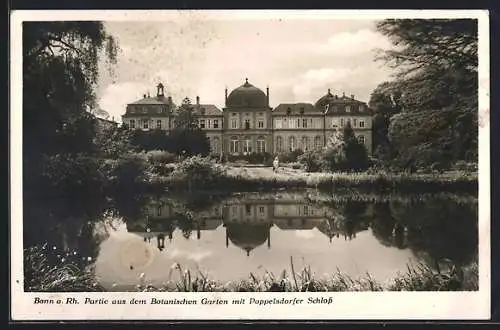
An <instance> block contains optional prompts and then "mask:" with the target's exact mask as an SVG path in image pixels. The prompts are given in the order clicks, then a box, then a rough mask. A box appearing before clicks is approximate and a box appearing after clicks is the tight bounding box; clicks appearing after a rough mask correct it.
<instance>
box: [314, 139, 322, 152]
mask: <svg viewBox="0 0 500 330" xmlns="http://www.w3.org/2000/svg"><path fill="white" fill-rule="evenodd" d="M322 146H323V143H322V142H321V136H316V137H315V138H314V148H315V149H320V148H321V147H322Z"/></svg>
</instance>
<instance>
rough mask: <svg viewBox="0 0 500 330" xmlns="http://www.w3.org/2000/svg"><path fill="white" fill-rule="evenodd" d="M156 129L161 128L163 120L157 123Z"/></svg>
mask: <svg viewBox="0 0 500 330" xmlns="http://www.w3.org/2000/svg"><path fill="white" fill-rule="evenodd" d="M156 128H161V120H159V119H158V120H157V121H156Z"/></svg>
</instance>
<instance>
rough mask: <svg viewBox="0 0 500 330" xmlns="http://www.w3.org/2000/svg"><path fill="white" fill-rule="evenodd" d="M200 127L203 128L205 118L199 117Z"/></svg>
mask: <svg viewBox="0 0 500 330" xmlns="http://www.w3.org/2000/svg"><path fill="white" fill-rule="evenodd" d="M200 128H205V119H200Z"/></svg>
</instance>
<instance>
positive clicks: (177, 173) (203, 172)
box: [170, 156, 224, 187]
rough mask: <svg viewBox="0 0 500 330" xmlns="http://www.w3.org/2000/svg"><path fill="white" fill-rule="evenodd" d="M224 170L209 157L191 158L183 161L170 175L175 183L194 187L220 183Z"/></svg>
mask: <svg viewBox="0 0 500 330" xmlns="http://www.w3.org/2000/svg"><path fill="white" fill-rule="evenodd" d="M223 176H224V170H223V169H222V167H221V166H220V165H217V164H215V163H214V162H212V161H211V160H210V157H201V156H192V157H189V158H186V159H185V160H183V161H182V162H181V163H179V165H178V166H177V167H176V168H175V169H174V170H173V172H172V173H171V174H170V178H171V180H172V181H173V182H176V183H187V184H188V185H189V186H190V187H191V186H192V185H193V184H194V185H203V186H205V185H211V184H215V183H217V182H219V181H220V179H221V178H222V177H223Z"/></svg>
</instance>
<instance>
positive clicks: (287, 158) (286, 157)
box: [278, 149, 304, 163]
mask: <svg viewBox="0 0 500 330" xmlns="http://www.w3.org/2000/svg"><path fill="white" fill-rule="evenodd" d="M303 153H304V152H303V151H302V150H300V149H296V150H293V151H287V152H284V153H281V154H279V156H278V157H279V160H280V162H282V163H293V162H296V161H297V159H298V157H299V156H300V155H302V154H303Z"/></svg>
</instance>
